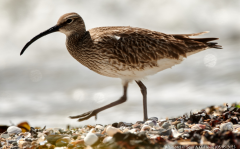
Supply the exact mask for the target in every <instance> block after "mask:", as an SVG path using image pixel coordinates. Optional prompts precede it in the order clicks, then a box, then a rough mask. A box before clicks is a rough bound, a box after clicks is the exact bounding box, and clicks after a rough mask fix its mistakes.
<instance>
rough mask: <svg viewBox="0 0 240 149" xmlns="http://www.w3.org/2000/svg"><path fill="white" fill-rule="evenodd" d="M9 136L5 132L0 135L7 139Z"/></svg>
mask: <svg viewBox="0 0 240 149" xmlns="http://www.w3.org/2000/svg"><path fill="white" fill-rule="evenodd" d="M9 137H10V136H9V134H7V133H3V134H2V135H1V138H5V139H7V138H9Z"/></svg>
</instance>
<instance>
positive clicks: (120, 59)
mask: <svg viewBox="0 0 240 149" xmlns="http://www.w3.org/2000/svg"><path fill="white" fill-rule="evenodd" d="M56 31H60V32H62V33H64V34H65V35H66V37H67V39H66V47H67V49H68V51H69V53H70V54H71V55H72V56H73V57H74V58H75V59H76V60H77V61H79V62H80V63H81V64H83V65H84V66H86V67H88V68H89V69H91V70H93V71H95V72H97V73H98V74H101V75H104V76H108V77H115V78H121V79H122V80H123V85H124V95H123V96H122V97H121V98H120V99H119V100H117V101H116V102H113V103H111V104H109V105H106V106H104V107H102V108H99V109H95V110H93V111H90V112H87V113H84V114H82V115H79V116H74V117H72V118H79V121H82V120H85V119H88V118H90V117H91V116H96V114H97V113H99V112H100V111H102V110H105V109H107V108H109V107H112V106H115V105H117V104H120V103H123V102H125V101H126V99H127V98H126V93H127V86H128V82H130V81H131V80H135V81H136V83H137V84H138V85H139V87H140V88H141V91H142V94H143V104H144V120H147V105H146V94H147V92H146V87H145V86H144V84H143V83H142V82H141V81H140V80H141V79H142V78H144V77H146V76H148V75H152V74H155V73H157V72H159V71H161V70H164V69H167V68H170V67H172V66H174V65H176V64H179V63H180V62H181V61H182V60H183V58H186V57H187V56H189V55H192V54H194V53H197V52H200V51H202V50H205V49H207V48H218V49H219V48H221V46H220V45H217V43H214V42H210V41H213V40H217V39H218V38H191V37H190V36H198V35H201V34H204V33H207V32H201V33H195V34H164V33H161V32H157V31H151V30H148V29H143V28H137V27H130V26H115V27H98V28H93V29H90V30H88V31H86V28H85V24H84V21H83V19H82V18H81V17H80V16H79V15H78V14H77V13H68V14H65V15H63V16H62V17H60V19H59V20H58V22H57V25H56V26H54V27H52V28H50V29H49V30H47V31H45V32H42V33H41V34H39V35H38V36H36V37H34V38H33V39H32V40H31V41H30V42H29V43H27V45H26V46H25V47H24V48H23V50H22V52H21V54H22V53H23V52H24V50H25V49H26V48H27V47H28V46H29V45H30V44H31V43H32V42H34V41H35V40H37V39H38V38H40V37H42V36H44V35H47V34H49V33H52V32H56Z"/></svg>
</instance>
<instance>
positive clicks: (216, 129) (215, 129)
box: [212, 128, 220, 133]
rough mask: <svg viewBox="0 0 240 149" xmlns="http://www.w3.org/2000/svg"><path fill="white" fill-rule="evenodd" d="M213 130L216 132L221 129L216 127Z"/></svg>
mask: <svg viewBox="0 0 240 149" xmlns="http://www.w3.org/2000/svg"><path fill="white" fill-rule="evenodd" d="M212 131H213V132H214V133H217V132H218V131H220V129H219V128H214V129H213V130H212Z"/></svg>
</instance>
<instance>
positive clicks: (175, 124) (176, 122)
mask: <svg viewBox="0 0 240 149" xmlns="http://www.w3.org/2000/svg"><path fill="white" fill-rule="evenodd" d="M178 123H181V122H180V121H178V120H176V121H174V122H172V125H174V126H175V127H177V124H178Z"/></svg>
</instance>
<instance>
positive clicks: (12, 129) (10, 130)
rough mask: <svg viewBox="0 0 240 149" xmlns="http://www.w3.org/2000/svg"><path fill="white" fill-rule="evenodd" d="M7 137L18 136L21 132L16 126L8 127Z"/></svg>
mask: <svg viewBox="0 0 240 149" xmlns="http://www.w3.org/2000/svg"><path fill="white" fill-rule="evenodd" d="M7 132H8V134H9V135H14V134H19V133H21V132H22V129H21V128H19V127H16V126H10V127H8V129H7Z"/></svg>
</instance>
